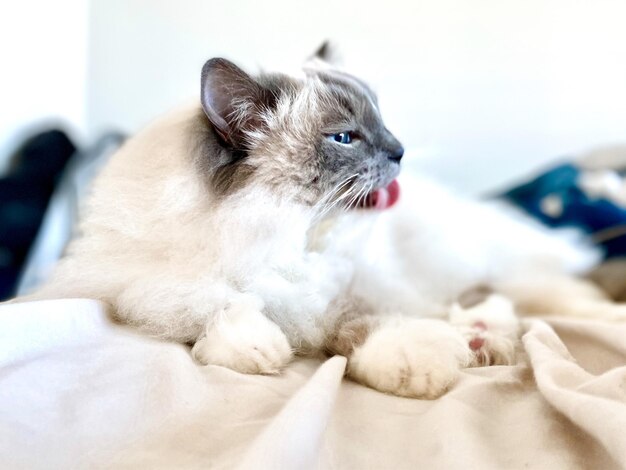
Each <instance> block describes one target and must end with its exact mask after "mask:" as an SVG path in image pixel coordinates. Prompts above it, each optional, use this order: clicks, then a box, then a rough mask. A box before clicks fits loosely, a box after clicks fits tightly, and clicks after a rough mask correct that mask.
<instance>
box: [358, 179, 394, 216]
mask: <svg viewBox="0 0 626 470" xmlns="http://www.w3.org/2000/svg"><path fill="white" fill-rule="evenodd" d="M398 199H400V184H398V181H397V180H393V181H392V182H391V183H389V185H388V186H387V187H385V188H380V189H377V190H376V191H372V192H371V193H370V194H369V195H368V196H367V198H366V199H365V202H364V203H363V207H368V208H373V209H378V210H384V209H388V208H390V207H391V206H393V205H394V204H395V203H396V202H398Z"/></svg>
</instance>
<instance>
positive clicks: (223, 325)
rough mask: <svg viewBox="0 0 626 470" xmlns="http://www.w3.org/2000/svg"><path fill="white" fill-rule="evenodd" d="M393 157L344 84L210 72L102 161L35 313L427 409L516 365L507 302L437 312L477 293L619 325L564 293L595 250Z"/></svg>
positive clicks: (338, 79)
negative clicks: (328, 356) (308, 358)
mask: <svg viewBox="0 0 626 470" xmlns="http://www.w3.org/2000/svg"><path fill="white" fill-rule="evenodd" d="M402 153H403V150H402V148H401V146H400V144H399V142H398V141H397V140H396V139H395V138H394V137H393V135H391V134H390V133H389V131H388V130H387V129H386V128H385V127H384V124H383V122H382V119H381V116H380V113H379V111H378V108H377V104H376V97H375V95H374V94H373V93H372V92H371V90H369V88H368V87H367V86H366V85H365V84H364V83H363V82H361V81H360V80H358V79H356V78H355V77H353V76H350V75H347V74H345V73H342V72H339V71H336V70H332V69H328V68H318V67H312V68H308V69H306V74H305V77H303V78H293V77H288V76H285V75H280V74H269V75H261V76H259V77H251V76H249V75H248V74H246V73H245V72H243V71H242V70H240V69H239V68H237V67H236V66H235V65H233V64H232V63H230V62H228V61H226V60H223V59H212V60H210V61H209V62H207V64H206V65H205V67H204V69H203V74H202V102H201V103H199V104H198V105H197V106H191V107H188V108H184V109H181V110H179V111H177V112H175V113H172V114H170V115H168V116H166V117H165V118H163V119H161V120H159V121H157V122H155V123H154V124H152V125H151V126H149V127H148V128H147V129H145V130H144V131H143V132H142V133H140V134H138V135H137V136H136V137H134V138H132V139H130V140H129V141H128V142H127V143H126V144H125V145H124V146H123V148H122V149H120V150H119V152H117V153H116V154H115V155H114V156H113V157H112V159H111V161H110V162H109V163H108V164H107V166H106V167H105V168H104V170H103V171H102V173H101V174H100V175H99V177H98V178H97V179H96V181H95V183H94V186H93V190H92V194H91V195H90V198H89V200H88V202H87V204H86V208H85V215H84V217H83V219H82V221H81V224H80V235H79V236H78V237H77V238H76V239H75V240H74V241H73V242H72V243H71V245H70V247H69V249H68V253H67V255H66V256H65V258H64V259H63V260H62V261H61V262H60V264H59V266H58V268H57V269H56V271H55V273H54V275H53V277H52V279H51V280H50V281H49V282H48V283H47V284H46V285H45V286H44V287H43V288H41V289H40V290H39V291H38V292H37V293H35V294H34V296H33V297H35V298H58V297H89V298H96V299H100V300H102V301H104V302H107V303H108V304H109V305H110V306H111V313H112V315H113V316H114V317H115V318H116V319H118V320H120V321H122V322H125V323H128V324H130V325H133V326H135V327H137V328H139V329H140V330H142V331H144V332H145V333H147V334H150V335H153V336H157V337H160V338H164V339H170V340H175V341H180V342H187V343H190V344H193V349H192V354H193V356H194V358H195V359H196V360H197V361H199V362H200V363H202V364H215V365H221V366H226V367H230V368H232V369H234V370H237V371H241V372H245V373H263V374H267V373H276V372H278V371H280V369H281V368H283V367H284V366H286V365H287V364H288V363H289V361H290V360H291V358H292V355H293V354H294V353H295V354H320V353H324V352H325V353H339V354H344V355H346V356H347V357H348V375H349V376H350V377H352V378H353V379H355V380H357V381H360V382H362V383H364V384H367V385H369V386H371V387H374V388H376V389H378V390H381V391H385V392H390V393H393V394H397V395H402V396H410V397H427V398H432V397H436V396H438V395H440V394H441V393H443V392H444V391H445V390H446V389H447V388H449V387H450V386H451V384H453V383H454V380H455V378H456V376H457V375H458V372H459V370H460V368H462V367H466V366H470V365H481V364H489V363H508V362H510V361H511V360H512V353H513V347H514V341H515V338H516V334H517V320H516V319H515V317H514V315H513V314H512V307H511V304H510V303H509V302H508V301H507V300H506V299H505V298H504V297H501V296H492V297H490V298H489V299H488V300H487V302H484V303H482V304H481V303H478V305H476V306H474V307H473V308H470V309H469V310H464V309H462V308H460V307H458V306H456V307H452V306H453V305H455V302H456V301H457V299H459V297H460V296H461V294H463V293H464V292H466V291H468V290H471V289H472V288H474V287H476V286H478V285H481V284H483V285H484V284H487V285H489V286H490V288H491V289H492V290H494V291H496V292H499V293H501V294H504V295H506V296H509V297H510V298H511V299H512V301H513V302H515V303H516V305H517V306H518V307H519V308H520V309H522V310H526V311H540V312H543V311H545V312H549V311H557V312H560V313H576V314H581V315H588V314H592V313H593V314H595V313H596V312H598V311H599V310H602V312H603V313H602V314H604V315H606V316H609V317H611V316H620V315H623V313H622V311H621V309H620V307H615V306H613V305H612V304H610V303H609V302H608V301H607V300H605V299H604V298H603V297H602V295H601V294H600V293H599V292H598V291H597V290H595V289H593V288H592V287H590V286H589V285H587V284H580V283H579V282H578V281H575V280H574V279H573V278H569V277H567V276H565V275H566V274H568V273H573V272H577V271H580V270H584V269H586V268H587V267H588V266H589V265H590V264H591V263H592V262H593V260H594V255H593V253H590V252H589V251H587V250H585V249H579V248H577V247H574V246H572V245H569V244H568V243H566V242H564V241H562V240H559V239H556V238H553V237H551V236H550V235H548V234H547V233H546V232H544V231H542V230H541V229H539V228H536V227H533V226H532V225H530V224H528V223H526V222H520V221H518V220H516V219H515V218H513V217H510V216H508V215H506V214H505V213H504V212H502V211H500V210H498V209H497V208H493V207H489V206H487V205H484V204H479V203H475V202H471V201H467V200H463V199H459V198H457V197H455V196H454V195H452V194H450V193H448V192H446V191H444V190H442V189H441V188H439V187H437V186H436V185H434V184H433V183H431V182H429V181H425V180H419V179H415V180H409V179H406V180H403V181H401V184H400V185H399V184H398V181H397V180H396V177H397V175H398V172H399V167H400V159H401V158H402ZM399 187H401V188H402V194H401V197H399V200H398V196H399V192H400V190H399ZM396 202H397V203H396ZM579 284H580V285H579ZM572 286H575V287H576V289H575V290H573V291H572V292H571V295H568V296H563V295H559V292H558V289H561V290H562V289H570V287H572ZM555 289H556V290H555ZM574 296H578V297H579V298H581V299H583V300H582V301H581V302H574ZM474 303H476V302H474ZM451 309H452V313H453V315H452V321H449V318H448V315H449V314H450V311H451Z"/></svg>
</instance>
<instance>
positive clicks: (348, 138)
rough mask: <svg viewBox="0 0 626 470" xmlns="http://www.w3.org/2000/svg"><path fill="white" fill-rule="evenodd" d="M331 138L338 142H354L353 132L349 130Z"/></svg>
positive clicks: (345, 143)
mask: <svg viewBox="0 0 626 470" xmlns="http://www.w3.org/2000/svg"><path fill="white" fill-rule="evenodd" d="M329 139H330V140H332V141H333V142H337V143H338V144H344V145H348V144H351V143H352V139H353V135H352V132H349V131H346V132H339V133H338V134H333V135H331V136H329Z"/></svg>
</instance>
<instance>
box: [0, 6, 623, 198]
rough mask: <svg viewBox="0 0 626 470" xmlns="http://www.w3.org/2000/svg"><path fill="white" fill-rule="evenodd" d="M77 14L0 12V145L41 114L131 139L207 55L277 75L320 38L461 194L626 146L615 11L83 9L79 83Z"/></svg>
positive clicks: (419, 158) (411, 148)
mask: <svg viewBox="0 0 626 470" xmlns="http://www.w3.org/2000/svg"><path fill="white" fill-rule="evenodd" d="M59 5H60V6H61V7H63V8H64V9H67V10H72V11H74V13H67V12H60V11H59ZM16 14H17V20H16V19H15V15H16ZM82 14H86V7H85V6H84V4H83V2H81V1H79V0H60V2H59V1H57V2H55V3H54V6H53V5H48V3H47V2H43V1H34V0H21V2H13V7H12V14H11V15H10V18H7V17H6V16H0V18H2V19H1V20H0V21H2V24H1V25H0V35H1V36H0V40H2V43H3V44H5V45H6V44H7V43H8V44H9V45H10V46H11V47H10V48H9V57H10V59H9V65H10V67H11V68H13V67H14V64H17V65H18V67H17V69H16V70H11V68H10V69H9V70H11V72H9V74H8V77H9V82H8V85H4V86H2V87H0V93H2V95H0V100H1V102H2V107H3V109H2V114H1V116H2V118H1V119H2V121H0V132H2V133H3V134H2V135H0V145H4V142H5V141H6V136H7V135H10V134H11V132H12V130H13V129H14V128H17V127H19V124H20V123H23V122H26V121H27V120H29V119H30V118H34V117H37V116H43V115H49V114H51V113H54V112H56V113H59V114H60V115H61V116H64V117H66V118H67V119H69V120H70V121H71V122H76V123H78V124H79V126H80V128H81V129H84V130H86V131H87V132H88V135H90V136H91V137H95V136H96V135H97V134H98V133H99V132H100V131H102V130H106V129H109V128H112V127H113V128H122V129H124V130H127V131H129V132H132V131H135V130H137V129H138V128H139V127H140V126H141V125H143V124H144V123H145V122H146V121H148V120H149V119H151V118H152V117H153V116H155V115H157V114H159V113H161V112H163V111H164V110H166V109H168V108H170V107H172V106H174V105H176V104H177V103H178V102H180V101H181V100H183V99H186V98H188V97H192V96H197V94H198V88H199V70H200V68H201V66H202V64H203V63H204V61H205V60H206V59H207V58H209V57H212V56H217V55H222V56H226V57H229V58H231V59H233V60H235V61H236V62H238V63H239V64H241V65H243V66H245V67H247V68H248V69H250V70H257V69H258V67H259V66H260V65H262V66H264V67H265V68H267V69H282V68H285V67H293V66H295V65H297V64H299V63H300V62H301V61H302V59H303V58H304V57H305V56H306V55H307V54H309V53H310V52H311V51H312V49H314V48H315V47H316V46H317V45H318V44H319V43H320V42H321V40H323V39H326V38H330V39H333V40H334V41H335V42H336V43H337V44H338V46H339V47H340V52H341V55H342V56H343V58H344V59H345V62H344V65H345V66H346V67H347V68H348V69H349V70H353V71H355V72H357V73H358V74H360V75H362V76H363V77H364V78H366V79H368V80H369V81H370V82H371V83H372V84H373V85H374V86H375V88H376V89H377V90H378V92H379V95H380V99H381V106H382V109H383V114H384V115H385V116H386V120H387V123H388V127H390V128H391V129H392V130H394V131H395V133H396V134H398V136H399V137H400V138H401V140H402V141H403V142H404V143H405V146H406V147H407V149H408V155H407V166H408V167H412V168H421V169H423V170H425V171H428V172H430V173H433V174H435V175H436V176H438V177H440V178H441V179H443V180H444V181H447V182H449V183H451V184H453V185H455V186H457V187H459V188H461V189H465V190H469V191H477V190H484V189H487V188H492V187H494V186H498V185H500V184H501V183H503V182H505V181H507V180H510V179H511V178H515V177H517V176H520V175H523V174H524V173H525V172H527V171H529V170H531V169H533V168H535V167H537V166H538V165H540V164H542V163H543V162H547V161H550V160H551V159H553V158H554V157H556V156H559V155H562V154H565V153H568V152H576V151H579V150H583V149H585V148H588V147H592V146H595V145H598V144H606V143H612V142H620V141H626V92H625V88H626V60H625V55H626V22H625V19H626V2H624V1H622V0H594V1H590V0H588V1H577V0H471V1H469V0H414V1H411V2H409V1H406V0H385V1H382V0H376V1H372V0H360V1H358V0H348V1H344V2H336V1H331V0H318V1H315V2H309V3H304V2H298V1H290V0H267V1H265V2H261V1H255V0H212V1H207V0H177V1H171V0H91V1H90V3H89V24H88V35H89V51H88V64H87V69H88V71H87V82H86V84H85V82H84V81H83V79H82V75H81V70H83V68H84V59H83V53H84V50H83V48H84V47H85V44H84V41H83V42H81V41H80V37H81V35H82V34H83V33H84V32H85V31H84V29H87V24H86V22H83V23H81V21H80V16H81V15H82ZM5 23H6V24H5ZM3 60H4V59H3ZM4 65H5V64H3V66H4ZM4 74H6V72H4ZM6 79H7V76H6V75H4V76H3V78H2V80H3V82H4V81H6ZM85 85H86V90H85ZM83 91H85V92H86V95H87V103H86V106H87V110H86V114H85V115H84V116H83V115H82V112H83V108H82V104H83V103H82V102H81V97H82V95H83ZM7 102H8V107H7V106H6V105H5V103H7ZM6 129H9V130H8V132H7V130H6Z"/></svg>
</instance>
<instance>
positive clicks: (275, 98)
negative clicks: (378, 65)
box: [201, 64, 402, 205]
mask: <svg viewBox="0 0 626 470" xmlns="http://www.w3.org/2000/svg"><path fill="white" fill-rule="evenodd" d="M218 65H219V64H218ZM205 67H206V66H205ZM231 70H235V72H234V73H235V75H236V76H233V77H230V78H232V79H233V80H237V83H238V88H239V89H242V90H244V94H243V95H238V96H234V97H233V103H234V104H232V106H231V108H233V109H234V111H233V110H231V111H230V113H231V114H235V113H239V114H237V119H233V120H230V121H229V120H228V119H229V115H225V116H224V121H227V122H228V125H230V126H231V128H232V134H233V137H232V138H229V134H228V133H226V135H223V134H224V131H223V129H224V128H227V129H229V130H230V128H228V127H227V126H225V125H224V124H223V122H222V121H219V124H220V125H221V126H222V127H221V128H220V129H219V132H213V133H209V134H210V137H209V138H207V142H208V144H206V145H205V148H207V151H206V152H203V153H204V157H203V158H205V159H209V160H211V161H210V163H206V162H205V163H204V164H202V165H201V167H202V168H203V171H207V172H208V173H209V174H210V177H209V178H210V181H211V184H212V188H213V190H214V191H215V192H216V193H217V194H218V195H228V194H231V193H232V192H235V191H238V190H240V189H242V188H245V187H246V186H247V185H248V184H249V183H251V182H253V181H254V182H256V183H259V184H263V185H265V186H267V187H270V188H271V189H272V190H274V191H280V192H283V193H285V194H289V195H293V197H294V198H295V199H298V200H299V201H301V202H303V203H306V204H311V205H314V204H316V203H318V202H320V201H322V200H324V199H325V198H329V197H330V198H331V199H332V198H334V197H338V196H340V195H341V194H344V193H345V192H346V191H352V193H353V194H355V195H356V194H357V193H359V194H361V195H363V196H364V195H365V194H366V192H367V191H371V190H374V189H378V188H380V187H384V186H386V185H388V184H389V183H390V182H391V181H392V180H393V179H394V178H395V177H396V176H397V174H398V172H399V159H400V157H401V155H402V147H401V145H400V142H398V140H397V139H396V138H395V137H394V136H393V135H392V134H391V133H390V132H389V131H388V130H387V129H386V128H385V125H384V123H383V121H382V117H381V115H380V112H379V111H378V108H377V101H376V96H375V95H374V93H373V92H372V91H371V89H370V88H369V87H368V86H367V85H365V84H364V83H363V82H362V81H361V80H359V79H357V78H355V77H353V76H350V75H348V74H345V73H341V72H335V71H319V72H318V73H311V72H310V71H309V74H308V76H307V79H306V81H303V80H297V79H294V78H291V77H287V76H285V75H280V74H264V75H261V76H260V77H257V78H255V79H253V78H251V77H249V76H247V75H245V73H244V72H243V71H241V70H240V69H238V68H236V67H234V66H232V67H230V66H229V68H227V70H226V72H224V70H219V73H220V74H221V75H219V78H220V79H224V77H223V75H224V74H225V73H226V75H227V74H228V73H231ZM204 76H205V75H203V77H204ZM226 79H228V77H226ZM247 80H250V81H253V83H245V82H246V81H247ZM242 83H243V85H245V86H241V84H242ZM211 85H212V83H211ZM226 85H227V84H226ZM203 86H205V85H204V83H203ZM236 88H237V87H236ZM222 89H226V90H227V91H230V90H232V88H229V87H228V86H224V84H222ZM248 90H252V92H249V91H248ZM218 91H219V90H218ZM246 93H248V94H247V95H246ZM303 98H304V100H305V101H306V100H308V101H310V103H304V105H303ZM222 102H223V100H222V101H220V104H221V103H222ZM307 104H310V106H307ZM235 105H236V106H238V108H235ZM225 107H226V108H228V106H225ZM277 107H280V112H278V111H277ZM242 110H244V111H245V113H250V114H254V115H250V116H248V115H243V116H242ZM205 111H206V106H205ZM209 111H210V112H209V113H207V115H208V116H209V120H210V121H211V120H212V119H211V118H212V116H213V115H214V114H215V112H214V110H213V109H210V110H209ZM251 124H252V125H253V126H254V127H252V128H250V127H248V128H246V127H245V126H250V125H251ZM238 125H240V126H243V128H237V127H236V126H238ZM209 127H211V126H209ZM250 132H253V133H254V135H253V136H252V137H251V136H250ZM342 133H349V134H350V136H351V138H352V140H351V141H350V142H347V143H341V142H338V141H337V139H336V138H335V137H333V136H335V135H340V134H342ZM342 184H343V186H341V190H338V187H339V186H340V185H342ZM333 192H336V194H332V193H333Z"/></svg>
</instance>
